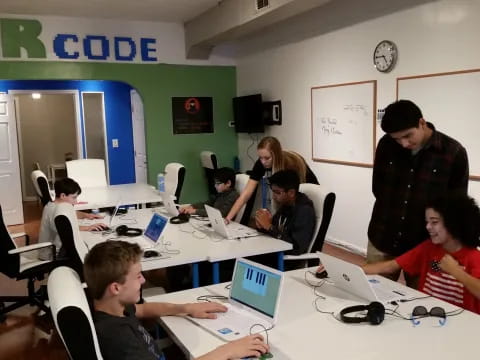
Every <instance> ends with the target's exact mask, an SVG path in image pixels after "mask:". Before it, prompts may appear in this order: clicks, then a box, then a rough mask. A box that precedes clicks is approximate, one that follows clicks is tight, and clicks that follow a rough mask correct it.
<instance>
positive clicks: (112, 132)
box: [0, 80, 135, 185]
mask: <svg viewBox="0 0 480 360" xmlns="http://www.w3.org/2000/svg"><path fill="white" fill-rule="evenodd" d="M131 89H132V87H131V86H130V85H128V84H126V83H122V82H118V81H103V80H102V81H98V80H0V92H8V91H9V90H78V91H79V92H82V91H98V92H103V93H104V102H105V123H106V131H107V134H106V135H107V139H106V140H107V148H108V170H109V174H110V184H112V185H114V184H128V183H134V182H135V159H134V151H133V125H132V111H131V103H130V90H131ZM82 109H83V104H82V98H81V96H80V109H79V110H80V117H81V121H82V132H83V128H84V126H83V110H82ZM82 137H83V138H82V143H83V150H84V151H85V134H83V133H82ZM112 139H118V141H119V144H120V146H119V147H118V148H115V149H114V148H113V147H112Z"/></svg>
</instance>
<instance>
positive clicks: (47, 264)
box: [0, 205, 61, 322]
mask: <svg viewBox="0 0 480 360" xmlns="http://www.w3.org/2000/svg"><path fill="white" fill-rule="evenodd" d="M18 235H22V236H25V237H27V236H28V235H27V234H25V233H23V234H17V236H18ZM27 243H28V241H27ZM46 248H50V249H51V250H52V254H54V252H55V250H54V247H53V244H52V243H50V242H42V243H39V244H33V245H27V246H17V244H16V243H15V241H14V234H10V233H9V232H8V230H7V227H6V225H5V222H4V221H3V215H2V207H1V205H0V273H2V274H4V275H6V276H7V277H8V278H11V279H15V280H17V281H21V282H22V283H24V284H23V286H25V287H26V290H27V291H26V294H25V295H16V296H12V295H3V294H0V322H3V321H4V320H5V314H7V313H8V312H10V311H13V310H15V309H18V308H19V307H22V306H24V305H31V306H38V307H39V308H40V309H42V310H43V311H45V312H48V307H47V306H46V305H45V304H44V300H45V296H44V295H45V292H44V291H43V290H42V288H41V287H40V289H39V288H38V287H37V286H36V282H37V280H43V277H44V276H45V275H46V274H48V273H49V272H50V271H51V270H52V269H53V268H55V267H56V266H59V265H61V263H59V262H57V261H55V260H44V261H43V260H39V259H37V258H36V256H35V255H33V254H32V253H31V252H32V251H38V250H40V249H46ZM28 254H32V255H31V256H28ZM24 280H27V281H26V282H25V281H24ZM4 290H5V288H2V289H1V291H2V292H3V291H4Z"/></svg>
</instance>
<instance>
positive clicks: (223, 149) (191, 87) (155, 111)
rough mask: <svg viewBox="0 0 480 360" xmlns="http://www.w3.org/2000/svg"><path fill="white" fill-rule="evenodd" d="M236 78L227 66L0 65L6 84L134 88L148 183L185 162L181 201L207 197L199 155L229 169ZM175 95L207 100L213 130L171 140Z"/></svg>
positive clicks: (0, 75) (234, 147) (235, 148)
mask: <svg viewBox="0 0 480 360" xmlns="http://www.w3.org/2000/svg"><path fill="white" fill-rule="evenodd" d="M235 77H236V72H235V67H231V66H187V65H167V64H151V65H150V64H149V65H144V64H116V63H114V64H103V63H73V62H43V61H32V62H10V61H0V79H4V80H40V79H41V80H58V79H65V80H116V81H123V82H126V83H128V84H130V85H131V86H132V87H134V88H136V89H137V90H138V92H139V94H140V95H141V96H142V99H143V105H144V113H145V127H146V145H147V155H148V179H149V183H150V184H152V185H155V184H156V176H157V173H159V172H161V171H163V169H164V168H165V165H166V164H167V163H169V162H180V163H182V164H184V165H185V167H186V169H187V173H186V179H185V185H184V189H183V191H182V197H181V202H184V203H186V202H194V201H199V200H204V199H205V198H206V196H207V186H206V182H205V179H204V176H203V169H202V167H201V165H200V155H199V154H200V151H202V150H211V151H213V152H215V153H216V154H217V157H218V159H219V164H220V165H221V166H232V165H233V158H234V156H236V155H237V154H238V145H237V144H238V142H237V135H236V133H235V132H234V129H233V128H229V127H228V122H229V121H231V120H233V113H232V105H231V104H232V97H234V96H236V80H235ZM173 96H211V97H212V98H213V117H214V129H215V132H214V133H213V134H191V135H175V136H174V135H173V128H172V109H171V97H173Z"/></svg>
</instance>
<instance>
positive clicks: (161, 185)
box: [157, 173, 165, 192]
mask: <svg viewBox="0 0 480 360" xmlns="http://www.w3.org/2000/svg"><path fill="white" fill-rule="evenodd" d="M157 189H158V191H160V192H165V174H164V173H159V174H158V175H157Z"/></svg>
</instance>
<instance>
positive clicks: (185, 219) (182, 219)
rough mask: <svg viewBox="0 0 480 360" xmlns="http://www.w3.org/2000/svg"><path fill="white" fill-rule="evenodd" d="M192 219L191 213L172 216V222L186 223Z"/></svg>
mask: <svg viewBox="0 0 480 360" xmlns="http://www.w3.org/2000/svg"><path fill="white" fill-rule="evenodd" d="M189 220H190V214H184V213H181V214H178V215H177V216H174V217H172V218H170V224H184V223H187V222H188V221H189Z"/></svg>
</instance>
